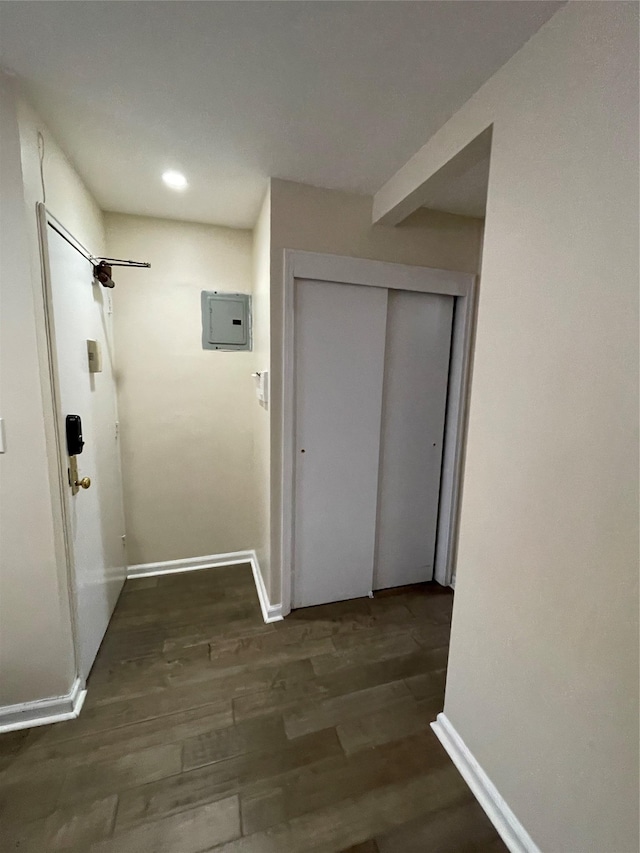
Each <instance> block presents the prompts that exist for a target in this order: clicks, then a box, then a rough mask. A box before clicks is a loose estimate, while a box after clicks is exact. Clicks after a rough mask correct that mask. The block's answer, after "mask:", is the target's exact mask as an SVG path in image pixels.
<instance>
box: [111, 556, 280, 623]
mask: <svg viewBox="0 0 640 853" xmlns="http://www.w3.org/2000/svg"><path fill="white" fill-rule="evenodd" d="M241 563H250V564H251V571H252V572H253V580H254V583H255V585H256V592H257V593H258V601H259V602H260V609H261V610H262V618H263V619H264V621H265V622H279V621H280V620H281V619H282V618H283V617H282V605H281V604H271V602H270V601H269V596H268V595H267V590H266V587H265V585H264V580H263V578H262V572H261V571H260V564H259V563H258V557H257V556H256V552H255V551H253V550H251V551H231V552H229V553H228V554H209V555H208V556H206V557H188V558H187V559H185V560H166V561H165V562H162V563H140V564H139V565H137V566H129V568H128V569H127V579H129V578H131V579H133V578H150V577H153V576H154V575H166V574H176V573H178V572H195V571H199V570H200V569H217V568H222V567H223V566H236V565H239V564H241Z"/></svg>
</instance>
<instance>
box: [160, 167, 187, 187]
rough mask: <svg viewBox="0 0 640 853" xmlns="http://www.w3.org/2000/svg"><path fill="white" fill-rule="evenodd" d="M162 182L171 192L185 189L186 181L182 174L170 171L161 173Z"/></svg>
mask: <svg viewBox="0 0 640 853" xmlns="http://www.w3.org/2000/svg"><path fill="white" fill-rule="evenodd" d="M162 180H163V181H164V182H165V184H166V185H167V186H168V187H171V189H172V190H184V189H186V188H187V179H186V178H185V176H184V175H183V174H182V172H174V171H173V170H172V169H169V171H168V172H164V173H163V175H162Z"/></svg>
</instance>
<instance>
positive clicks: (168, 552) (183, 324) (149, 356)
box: [105, 213, 258, 564]
mask: <svg viewBox="0 0 640 853" xmlns="http://www.w3.org/2000/svg"><path fill="white" fill-rule="evenodd" d="M105 219H106V226H107V246H108V253H109V254H110V255H112V256H116V257H126V258H135V259H136V260H143V261H150V262H151V265H152V266H151V270H126V269H118V270H116V271H114V278H115V281H116V288H115V290H114V291H113V293H114V320H115V337H116V351H117V364H118V369H117V381H118V405H119V413H120V422H121V448H122V451H121V452H122V470H123V480H124V497H125V518H126V529H127V553H128V558H129V563H130V564H140V563H149V562H157V561H163V560H175V559H182V558H185V557H199V556H205V555H208V554H219V553H227V552H229V551H238V550H244V549H248V548H253V547H254V543H255V540H256V529H257V526H256V513H255V506H256V500H255V490H254V477H253V470H254V467H253V459H254V448H253V430H254V426H253V421H254V417H255V409H256V408H257V407H258V403H257V400H256V395H255V388H254V383H253V379H252V378H251V373H252V372H253V370H254V355H253V353H252V352H215V351H211V350H203V349H202V342H201V336H202V328H201V313H200V293H201V291H202V290H228V291H234V292H238V291H241V292H245V293H246V292H250V291H251V281H252V243H251V233H250V232H249V231H241V230H235V229H229V228H218V227H215V226H211V225H197V224H193V223H184V222H172V221H167V220H160V219H149V218H144V217H137V216H125V215H119V214H112V213H110V214H106V216H105Z"/></svg>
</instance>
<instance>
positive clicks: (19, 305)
mask: <svg viewBox="0 0 640 853" xmlns="http://www.w3.org/2000/svg"><path fill="white" fill-rule="evenodd" d="M0 99H1V100H0V112H1V116H2V118H1V121H0V133H1V138H0V158H1V160H0V162H1V167H0V168H1V172H0V201H1V207H0V211H1V213H0V216H1V222H0V240H1V241H2V242H1V247H0V265H1V271H0V417H3V418H4V419H5V432H6V439H7V450H6V453H4V454H2V455H0V705H10V704H15V703H18V702H28V701H33V700H37V699H43V698H48V697H52V696H61V695H64V694H66V693H68V691H69V689H70V687H71V684H72V682H73V679H74V677H75V661H74V653H73V641H72V629H71V615H70V603H69V595H68V586H67V571H66V562H65V556H64V543H63V540H62V533H61V530H62V528H61V520H60V516H59V507H57V506H56V502H55V500H54V501H52V494H55V491H56V489H57V469H56V457H55V445H54V433H53V423H52V416H51V415H52V413H51V409H50V406H49V404H48V401H47V390H48V379H47V376H48V372H47V354H46V346H45V345H44V334H43V329H44V326H43V323H44V319H43V314H42V302H41V296H40V293H41V275H40V258H39V244H38V234H37V225H36V211H35V205H36V202H37V201H41V200H42V186H41V181H40V172H39V155H38V139H37V135H38V131H41V133H42V134H43V136H44V139H45V157H44V170H45V180H46V187H47V204H48V206H49V208H50V209H51V211H52V212H53V213H55V214H56V215H57V216H58V217H59V218H60V219H61V220H62V221H63V222H65V223H66V224H68V225H69V227H71V228H72V229H73V230H74V231H75V233H76V234H77V236H78V237H79V238H80V239H81V240H82V241H83V242H86V243H87V244H89V245H90V246H91V247H92V248H93V249H94V251H98V252H99V251H101V250H102V239H103V237H102V220H101V214H100V211H99V210H98V208H97V206H96V205H95V203H94V202H93V199H92V198H91V196H90V195H89V193H88V192H87V190H86V188H85V187H84V186H83V184H82V182H81V181H80V179H79V178H78V176H77V175H76V173H75V172H74V170H73V167H72V166H71V164H70V163H69V162H68V160H67V159H66V158H65V156H64V154H63V153H62V151H61V150H60V148H59V147H58V146H57V144H56V142H55V140H54V139H53V137H52V136H51V134H50V133H49V131H48V130H47V128H46V127H45V126H44V125H43V123H42V122H41V121H40V119H39V117H38V116H37V115H36V114H35V113H34V112H33V110H32V109H31V108H30V107H29V106H28V105H27V104H26V103H25V102H24V101H22V100H21V99H20V98H19V97H18V96H17V95H16V93H15V91H14V89H13V81H12V80H10V79H8V78H7V77H5V76H4V75H1V74H0Z"/></svg>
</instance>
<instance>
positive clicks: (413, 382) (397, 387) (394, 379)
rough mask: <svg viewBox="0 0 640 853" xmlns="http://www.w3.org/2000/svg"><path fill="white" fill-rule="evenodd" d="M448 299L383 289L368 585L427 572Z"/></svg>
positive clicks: (413, 579)
mask: <svg viewBox="0 0 640 853" xmlns="http://www.w3.org/2000/svg"><path fill="white" fill-rule="evenodd" d="M452 318H453V297H451V296H436V295H435V294H431V293H413V292H408V291H404V290H395V291H390V292H389V305H388V312H387V347H386V359H385V377H384V393H383V410H382V432H381V436H382V438H381V453H380V493H379V503H378V525H377V546H376V571H375V575H374V589H385V588H387V587H393V586H403V585H405V584H411V583H419V582H421V581H428V580H431V579H432V578H433V566H434V560H435V545H436V530H437V524H438V503H439V495H440V471H441V466H442V448H443V439H444V423H445V410H446V404H447V385H448V375H449V355H450V349H451V326H452Z"/></svg>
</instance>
